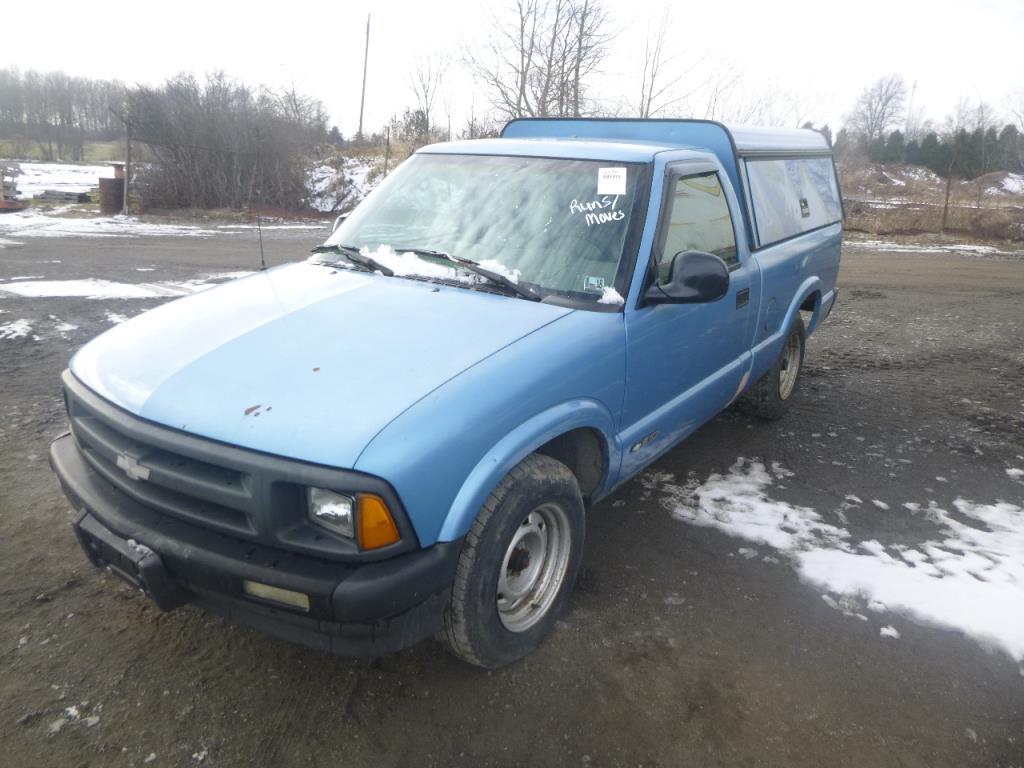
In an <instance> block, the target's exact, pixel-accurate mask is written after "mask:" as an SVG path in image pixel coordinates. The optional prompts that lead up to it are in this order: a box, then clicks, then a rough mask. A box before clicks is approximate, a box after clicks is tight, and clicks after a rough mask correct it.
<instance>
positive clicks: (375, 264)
mask: <svg viewBox="0 0 1024 768" xmlns="http://www.w3.org/2000/svg"><path fill="white" fill-rule="evenodd" d="M313 253H336V254H338V255H339V256H342V257H343V258H344V259H345V260H346V261H348V262H350V263H352V264H356V265H358V266H360V267H363V268H364V269H365V270H366V271H367V272H380V273H381V274H382V275H385V276H387V277H394V276H395V272H394V270H392V269H389V268H388V267H385V266H384V265H383V264H381V263H380V262H379V261H377V260H376V259H374V258H373V257H371V256H367V255H366V254H364V253H363V252H361V251H360V250H359V249H358V248H356V247H355V246H354V245H318V246H317V247H316V248H314V249H313Z"/></svg>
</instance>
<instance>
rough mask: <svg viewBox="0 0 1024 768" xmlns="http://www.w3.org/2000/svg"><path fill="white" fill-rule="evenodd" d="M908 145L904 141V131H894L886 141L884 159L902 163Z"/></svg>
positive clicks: (888, 161) (889, 161)
mask: <svg viewBox="0 0 1024 768" xmlns="http://www.w3.org/2000/svg"><path fill="white" fill-rule="evenodd" d="M906 149H907V148H906V145H905V143H904V141H903V133H902V131H898V130H897V131H893V132H892V133H890V134H889V138H888V140H887V141H886V142H885V152H884V153H883V160H884V161H885V162H887V163H902V162H903V161H904V155H905V154H906Z"/></svg>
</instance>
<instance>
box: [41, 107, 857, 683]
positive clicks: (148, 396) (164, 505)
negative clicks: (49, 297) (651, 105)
mask: <svg viewBox="0 0 1024 768" xmlns="http://www.w3.org/2000/svg"><path fill="white" fill-rule="evenodd" d="M842 218H843V211H842V201H841V197H840V192H839V186H838V181H837V178H836V173H835V167H834V164H833V161H832V154H831V150H830V147H829V144H828V142H827V141H826V139H825V138H824V137H823V136H821V135H820V134H818V133H816V132H813V131H807V130H772V129H752V128H738V127H737V128H732V127H726V126H724V125H722V124H719V123H715V122H707V121H699V120H664V121H658V120H618V119H615V120H564V119H523V120H514V121H512V122H510V123H509V124H508V125H506V126H505V129H504V131H503V132H502V136H501V137H500V138H498V139H486V140H476V141H459V142H452V143H446V144H438V145H434V146H429V147H424V148H423V149H421V150H419V151H418V152H417V153H416V154H415V155H413V156H412V157H411V158H409V159H408V160H407V161H405V162H404V163H403V164H402V165H401V166H400V167H399V168H398V169H397V170H395V171H394V172H393V173H392V174H391V175H390V176H388V178H387V179H386V180H385V181H383V182H382V183H381V184H380V185H379V187H378V188H377V189H376V190H374V191H373V192H372V193H371V194H370V195H369V196H368V197H367V198H366V200H365V201H364V202H363V203H362V204H360V205H359V206H358V207H357V208H356V209H355V210H354V211H353V212H352V214H351V215H350V216H348V217H347V218H346V219H345V220H344V221H342V222H340V224H339V225H338V226H336V228H335V231H334V232H333V233H332V235H331V236H330V238H329V239H328V240H327V241H326V243H325V244H324V245H322V246H320V247H318V248H317V249H315V252H314V254H313V255H312V257H311V258H309V259H307V260H306V261H304V262H301V263H294V264H288V265H286V266H281V267H277V268H274V269H269V270H265V271H261V272H258V273H256V274H254V275H253V276H251V277H246V278H243V279H240V280H236V281H233V282H230V283H227V284H225V285H223V286H220V287H218V288H215V289H212V290H208V291H206V292H203V293H200V294H197V295H194V296H189V297H187V298H183V299H180V300H178V301H175V302H172V303H169V304H165V305H163V306H161V307H159V308H157V309H154V310H152V311H150V312H146V313H144V314H142V315H140V316H139V317H136V318H134V319H132V320H130V321H128V322H126V323H123V324H121V325H119V326H117V327H115V328H113V329H111V330H109V331H107V332H106V333H104V334H103V335H102V336H100V337H98V338H96V339H94V340H93V341H91V342H90V343H89V344H87V345H86V346H85V347H83V348H82V349H81V350H80V351H79V352H78V353H77V354H76V355H75V356H74V358H73V359H72V361H71V364H70V368H69V370H68V371H66V372H65V373H64V375H63V386H64V392H65V399H66V402H67V411H68V418H69V422H70V431H69V432H68V433H67V434H66V435H63V436H61V437H60V438H58V439H57V440H56V441H55V442H54V443H53V446H52V449H51V453H50V459H51V464H52V466H53V469H54V471H55V472H56V474H57V476H58V477H59V479H60V482H61V484H62V486H63V488H64V491H65V493H66V494H67V496H68V498H69V499H70V500H71V503H72V505H73V508H74V510H75V518H74V530H75V533H76V535H77V536H78V539H79V540H80V542H81V545H82V547H83V549H84V550H85V553H86V555H87V556H88V557H89V559H90V560H91V561H92V562H93V563H94V564H95V565H97V566H101V567H106V568H109V569H110V570H111V571H113V572H114V573H116V574H118V575H119V576H121V577H123V578H124V579H126V580H127V581H128V582H130V583H131V584H133V585H135V586H136V587H138V588H140V589H141V590H143V591H144V592H145V593H146V594H148V595H149V596H150V598H152V599H153V600H154V601H155V602H156V604H157V605H158V606H159V607H160V608H161V609H163V610H171V609H174V608H176V607H177V606H180V605H182V604H185V603H193V604H196V605H199V606H201V607H203V608H206V609H208V610H211V611H215V612H218V613H220V614H223V615H226V616H228V617H230V618H232V619H234V620H237V621H239V622H242V623H245V624H248V625H250V626H254V627H257V628H259V629H261V630H264V631H266V632H268V633H270V634H273V635H277V636H280V637H285V638H288V639H291V640H294V641H297V642H301V643H305V644H308V645H311V646H313V647H316V648H321V649H325V650H330V651H333V652H336V653H343V654H353V655H366V654H379V653H385V652H390V651H394V650H397V649H400V648H403V647H406V646H408V645H410V644H412V643H414V642H417V641H419V640H421V639H423V638H426V637H429V636H431V635H437V636H439V637H440V638H442V639H443V640H444V641H445V642H446V643H447V645H448V646H449V647H450V649H451V650H452V651H453V652H454V653H455V654H456V655H457V656H459V657H461V658H463V659H465V660H467V661H469V662H471V663H474V664H477V665H481V666H484V667H498V666H501V665H504V664H508V663H510V662H512V661H515V660H516V659H518V658H521V657H522V656H524V655H525V654H527V653H529V652H530V651H531V650H533V649H534V648H536V647H537V646H538V644H539V643H540V642H541V641H542V640H543V638H544V637H545V635H546V634H547V633H548V632H549V631H550V630H551V627H552V625H553V624H554V622H555V619H556V618H557V616H558V615H559V612H560V611H562V610H563V608H564V607H565V604H566V602H567V599H568V596H569V593H570V591H571V589H572V585H573V581H574V579H575V576H576V573H577V570H578V568H579V564H580V558H581V554H582V551H583V540H584V528H585V525H586V511H587V509H588V508H589V507H591V506H592V505H594V504H595V503H597V502H598V501H600V500H601V499H602V498H603V497H605V496H607V495H608V494H609V493H611V491H612V490H613V489H614V488H616V486H618V485H620V484H622V483H624V482H625V481H627V480H628V479H629V478H631V477H633V476H634V475H636V474H637V473H638V472H640V471H641V470H643V469H644V468H645V467H646V466H648V465H649V464H650V463H651V462H653V461H654V460H655V459H656V458H658V457H659V456H660V455H662V454H663V453H665V452H666V451H668V450H670V449H671V448H672V447H673V446H675V445H676V444H677V443H679V441H681V440H682V439H684V438H685V437H686V436H687V435H689V434H690V433H692V432H693V431H694V430H696V429H697V428H698V427H700V426H701V424H703V423H705V422H707V421H708V420H709V419H711V418H712V417H714V416H715V414H717V413H718V412H720V411H721V410H722V409H724V408H725V407H727V406H729V405H730V404H731V403H734V402H737V401H738V403H739V404H740V405H742V406H743V407H745V408H747V409H748V410H749V411H750V412H752V413H753V414H756V415H759V416H763V417H765V418H777V417H779V416H781V415H782V414H783V413H784V411H785V410H786V407H787V406H788V404H789V403H790V402H791V400H792V398H793V395H794V392H795V391H796V389H797V385H798V377H799V374H800V369H801V365H802V362H803V355H804V346H805V340H806V337H807V336H808V335H809V334H811V333H813V331H814V330H815V328H816V327H817V326H818V324H819V323H820V322H821V321H822V320H823V319H824V318H825V317H826V316H827V315H828V314H829V312H830V310H831V309H832V306H833V304H834V303H835V299H836V289H835V284H836V277H837V274H838V271H839V257H840V245H841V240H842Z"/></svg>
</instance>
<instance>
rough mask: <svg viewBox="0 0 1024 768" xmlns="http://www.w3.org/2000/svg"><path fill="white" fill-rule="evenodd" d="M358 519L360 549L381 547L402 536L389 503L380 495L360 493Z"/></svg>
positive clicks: (392, 542)
mask: <svg viewBox="0 0 1024 768" xmlns="http://www.w3.org/2000/svg"><path fill="white" fill-rule="evenodd" d="M356 521H357V525H358V529H359V548H360V549H363V550H366V549H380V548H381V547H386V546H387V545H388V544H394V543H395V542H396V541H398V540H399V539H400V538H401V536H399V534H398V526H397V525H395V521H394V520H393V519H392V518H391V512H390V510H388V505H387V504H385V503H384V499H382V498H381V497H380V496H374V495H373V494H369V493H361V494H359V514H358V516H357V517H356Z"/></svg>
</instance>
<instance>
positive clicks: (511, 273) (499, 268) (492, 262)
mask: <svg viewBox="0 0 1024 768" xmlns="http://www.w3.org/2000/svg"><path fill="white" fill-rule="evenodd" d="M480 266H481V267H483V268H484V269H486V270H487V271H488V272H493V273H494V274H496V275H501V276H502V277H504V278H505V279H507V280H508V281H509V282H511V283H515V284H516V285H518V284H519V277H520V276H521V275H522V274H523V273H522V272H521V271H520V270H518V269H509V268H508V267H506V266H505V265H504V264H502V263H501V262H500V261H498V260H497V259H484V260H483V261H481V262H480Z"/></svg>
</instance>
